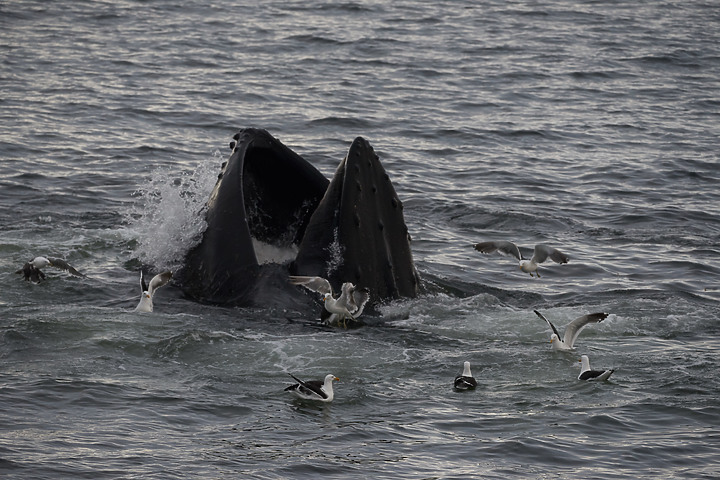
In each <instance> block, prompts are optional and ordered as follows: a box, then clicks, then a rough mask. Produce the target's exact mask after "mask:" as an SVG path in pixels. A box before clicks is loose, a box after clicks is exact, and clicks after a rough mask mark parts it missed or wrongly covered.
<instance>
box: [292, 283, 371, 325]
mask: <svg viewBox="0 0 720 480" xmlns="http://www.w3.org/2000/svg"><path fill="white" fill-rule="evenodd" d="M290 283H291V284H293V285H301V286H303V287H305V288H307V289H308V290H312V291H313V292H317V293H319V294H321V295H322V296H323V301H324V302H325V310H327V311H328V312H329V313H330V316H329V318H327V319H325V323H327V324H328V325H333V324H334V323H336V322H338V323H340V322H343V323H344V322H345V321H346V320H347V319H348V318H350V319H352V320H357V319H358V317H359V316H360V315H361V314H362V312H363V310H364V309H365V304H367V301H368V300H369V299H370V290H368V289H367V288H365V287H363V288H357V287H356V286H355V285H353V284H352V283H350V282H345V283H343V284H342V287H341V292H340V295H339V296H338V297H337V298H335V297H334V296H333V291H332V286H331V285H330V282H329V281H328V280H327V279H325V278H322V277H305V276H298V275H291V276H290ZM346 326H347V325H346Z"/></svg>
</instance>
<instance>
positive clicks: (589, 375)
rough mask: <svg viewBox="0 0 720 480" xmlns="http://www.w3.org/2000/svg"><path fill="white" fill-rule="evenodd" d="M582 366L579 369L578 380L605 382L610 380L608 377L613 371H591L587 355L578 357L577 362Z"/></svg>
mask: <svg viewBox="0 0 720 480" xmlns="http://www.w3.org/2000/svg"><path fill="white" fill-rule="evenodd" d="M578 361H579V362H580V363H581V364H582V365H581V367H580V375H578V380H596V381H601V380H607V379H608V378H610V375H612V374H613V372H614V371H615V370H614V369H612V370H593V369H591V368H590V359H589V358H588V356H587V355H582V356H581V357H580V360H578Z"/></svg>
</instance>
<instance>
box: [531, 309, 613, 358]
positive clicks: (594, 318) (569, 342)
mask: <svg viewBox="0 0 720 480" xmlns="http://www.w3.org/2000/svg"><path fill="white" fill-rule="evenodd" d="M533 312H535V315H537V316H538V317H540V318H542V319H543V320H545V321H546V322H547V324H548V325H550V328H551V329H552V331H553V333H552V335H550V343H551V344H552V348H553V350H563V351H568V350H573V349H574V348H575V340H577V338H578V336H579V335H580V331H581V330H582V329H583V328H585V327H586V326H588V325H589V324H591V323H600V322H602V321H603V320H605V319H606V318H607V316H608V315H609V314H607V313H603V312H598V313H589V314H587V315H583V316H582V317H578V318H576V319H575V320H573V321H572V322H570V323H568V324H567V326H566V327H565V332H564V333H563V335H560V332H559V331H558V329H557V328H555V325H553V324H552V322H550V320H548V319H547V318H545V316H544V315H543V314H542V313H540V312H538V311H537V310H533Z"/></svg>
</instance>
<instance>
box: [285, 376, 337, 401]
mask: <svg viewBox="0 0 720 480" xmlns="http://www.w3.org/2000/svg"><path fill="white" fill-rule="evenodd" d="M288 375H290V376H291V377H292V378H293V379H294V380H295V381H296V382H298V383H296V384H294V385H290V386H289V387H287V388H286V389H285V391H286V392H292V393H294V394H295V395H296V396H297V397H298V398H302V399H303V400H317V401H320V402H332V400H333V398H334V397H335V393H334V392H333V386H332V383H333V382H335V381H339V380H340V379H339V378H337V377H336V376H335V375H332V374H328V375H325V380H323V381H320V380H310V381H307V382H304V381H302V380H300V379H299V378H297V377H296V376H295V375H293V374H292V373H290V374H288Z"/></svg>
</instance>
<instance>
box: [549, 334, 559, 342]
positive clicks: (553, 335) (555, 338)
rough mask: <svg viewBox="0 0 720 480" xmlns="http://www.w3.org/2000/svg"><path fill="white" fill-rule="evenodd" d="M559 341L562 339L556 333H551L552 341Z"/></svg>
mask: <svg viewBox="0 0 720 480" xmlns="http://www.w3.org/2000/svg"><path fill="white" fill-rule="evenodd" d="M559 341H560V339H559V338H558V336H557V335H555V334H554V333H553V334H552V335H550V343H553V344H554V343H555V342H559Z"/></svg>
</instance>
